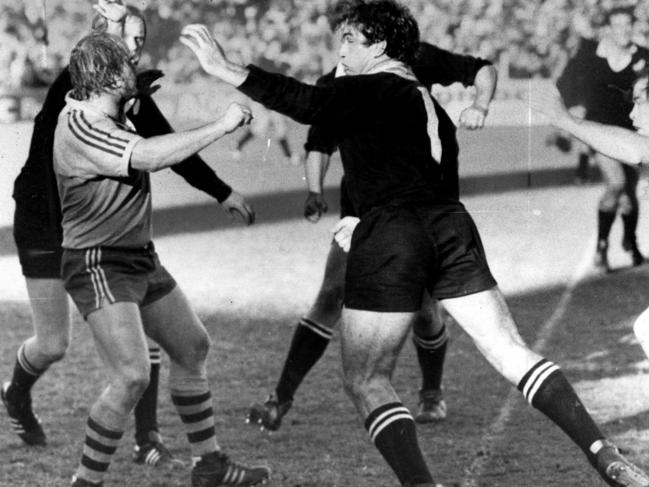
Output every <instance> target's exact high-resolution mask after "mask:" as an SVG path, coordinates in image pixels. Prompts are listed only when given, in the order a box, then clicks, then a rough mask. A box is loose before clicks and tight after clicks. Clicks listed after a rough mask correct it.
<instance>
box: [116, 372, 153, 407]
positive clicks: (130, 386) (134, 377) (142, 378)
mask: <svg viewBox="0 0 649 487" xmlns="http://www.w3.org/2000/svg"><path fill="white" fill-rule="evenodd" d="M149 380H150V369H149V367H148V366H147V367H144V366H139V367H129V368H125V369H124V370H122V373H121V375H120V382H121V386H122V389H123V391H124V393H125V395H126V396H127V398H128V400H131V401H137V399H139V398H140V396H141V395H142V394H143V393H144V391H145V390H146V388H147V387H148V386H149Z"/></svg>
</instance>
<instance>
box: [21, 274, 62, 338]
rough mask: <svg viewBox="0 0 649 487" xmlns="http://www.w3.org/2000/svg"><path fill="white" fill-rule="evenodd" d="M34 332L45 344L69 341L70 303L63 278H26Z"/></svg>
mask: <svg viewBox="0 0 649 487" xmlns="http://www.w3.org/2000/svg"><path fill="white" fill-rule="evenodd" d="M25 283H26V285H27V294H28V296H29V304H30V306H31V310H32V320H33V325H34V332H35V334H36V337H37V340H39V341H42V342H43V343H44V344H47V343H52V342H58V341H64V342H65V343H66V344H67V342H68V336H69V333H70V304H69V302H68V294H67V293H66V291H65V288H64V287H63V281H62V280H61V279H40V278H39V279H35V278H31V277H26V278H25Z"/></svg>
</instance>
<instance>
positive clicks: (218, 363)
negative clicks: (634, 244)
mask: <svg viewBox="0 0 649 487" xmlns="http://www.w3.org/2000/svg"><path fill="white" fill-rule="evenodd" d="M28 131H29V130H28V127H19V128H17V129H16V130H15V131H12V130H9V131H8V133H10V134H11V136H10V138H9V139H8V140H4V139H2V136H0V160H1V161H2V162H3V164H4V165H5V168H6V169H7V170H6V171H4V172H3V177H2V179H0V186H1V189H2V190H3V191H5V190H6V191H7V192H9V191H10V186H11V182H12V181H13V177H14V176H15V172H16V171H17V170H18V169H19V167H20V165H21V163H22V158H23V156H24V153H25V150H26V148H25V145H24V144H25V143H26V136H27V135H28ZM302 134H303V131H302V130H301V129H296V133H295V134H294V137H293V139H294V141H295V143H296V144H297V143H298V142H299V141H300V137H301V135H302ZM545 134H547V129H545V128H542V127H540V128H535V129H534V130H532V131H528V130H525V129H523V128H495V127H494V128H488V129H486V130H485V131H483V132H482V133H479V134H473V133H471V134H469V133H461V134H460V142H461V147H462V162H461V175H462V178H463V183H462V190H463V192H464V194H465V195H466V197H465V198H464V200H465V203H466V205H467V207H468V208H469V210H470V211H471V212H472V214H473V216H474V218H475V220H476V222H477V224H478V227H479V229H480V231H481V234H482V237H483V242H484V244H485V247H486V251H487V255H488V257H489V260H490V263H491V266H492V270H493V272H494V274H495V276H496V278H497V279H498V281H499V283H500V285H501V287H502V289H503V290H504V291H505V293H506V295H507V298H508V302H509V303H510V305H511V307H512V310H513V312H514V315H515V317H516V318H517V320H518V322H519V324H520V328H521V331H522V333H523V335H524V337H525V339H526V340H527V341H528V343H529V344H530V345H532V346H533V347H534V348H535V349H537V350H538V351H540V352H541V353H543V354H546V355H547V356H548V357H549V358H550V359H552V360H554V361H555V362H557V363H558V364H560V365H561V366H562V367H563V369H564V371H565V372H566V374H567V376H568V377H569V378H570V379H571V381H572V382H573V383H574V384H575V386H576V388H577V389H578V391H579V392H580V394H581V395H582V398H583V400H584V402H585V403H586V405H587V407H588V408H589V409H590V410H591V411H592V412H593V414H594V415H595V417H596V418H597V420H598V421H599V422H600V423H601V424H602V427H603V429H604V431H605V433H606V434H608V435H610V436H611V437H612V438H613V439H614V440H615V441H617V442H618V443H619V444H621V445H623V446H624V447H625V448H627V449H628V450H629V456H630V457H631V458H632V459H633V460H635V461H637V462H638V463H639V464H641V465H642V466H644V467H645V468H649V446H648V445H649V441H648V440H649V429H648V427H649V413H648V409H649V362H647V361H646V360H645V358H644V355H643V354H642V351H641V349H640V347H639V346H638V344H637V343H636V342H635V340H634V338H633V333H632V329H631V326H632V323H633V320H634V318H635V316H637V314H638V313H639V312H640V311H641V310H642V309H644V307H646V306H647V305H649V296H648V292H647V290H648V289H649V272H648V271H649V266H646V267H641V268H637V269H630V268H628V265H629V262H628V260H627V257H626V256H625V255H623V254H622V252H621V251H620V249H619V248H618V245H617V244H618V242H619V240H620V229H619V223H618V224H616V227H615V228H614V232H613V236H612V245H611V247H612V255H611V261H612V265H613V266H614V267H615V268H616V272H614V273H612V274H610V275H607V276H601V275H597V274H595V273H594V272H593V270H592V269H591V268H590V262H591V257H592V251H593V248H594V231H595V207H596V202H597V198H598V196H599V193H600V191H601V187H600V186H599V185H598V184H593V185H589V186H574V185H572V178H571V175H572V169H573V165H574V162H573V157H572V156H566V155H562V154H559V153H557V152H556V151H553V150H550V149H548V148H546V147H544V145H543V140H544V137H545ZM4 137H9V136H6V135H5V136H4ZM226 149H227V145H226V144H225V143H221V144H217V145H216V146H215V147H214V148H213V149H211V150H210V151H208V152H207V153H206V157H207V160H208V161H210V162H213V163H214V167H215V168H216V169H217V170H218V171H219V174H221V175H222V176H223V177H224V179H226V180H228V181H230V182H231V183H232V184H233V186H235V188H237V189H238V190H240V191H241V192H243V193H244V194H246V195H249V196H250V197H251V200H252V202H253V203H254V204H255V206H256V208H257V212H258V222H257V223H256V224H255V225H254V226H252V227H242V226H240V225H237V224H231V223H230V222H229V221H228V220H227V218H226V217H225V216H224V215H222V214H221V212H220V210H219V209H218V208H217V207H216V206H215V205H213V204H212V203H211V202H210V201H209V200H208V199H207V198H205V197H203V196H200V195H198V194H196V193H195V192H193V191H191V190H188V189H187V188H186V186H185V185H184V184H183V183H179V182H178V178H177V177H176V176H174V175H171V174H161V175H156V176H154V179H155V181H154V183H155V187H154V206H155V207H156V213H155V221H154V225H155V227H156V235H157V237H156V245H157V248H158V250H159V253H160V256H161V259H162V261H163V262H164V263H165V265H166V267H167V268H168V269H169V270H170V271H171V273H172V274H173V275H174V276H175V277H176V279H177V281H178V282H179V284H180V285H181V287H182V288H183V289H184V290H185V292H186V293H187V294H188V296H189V298H190V300H191V301H192V303H193V304H194V305H195V306H196V308H197V309H198V310H199V313H200V315H201V317H202V318H203V319H204V321H205V323H206V326H207V327H208V329H209V331H210V334H211V336H212V338H213V347H212V350H211V352H210V356H209V364H208V370H209V374H210V381H211V384H212V387H213V392H214V395H215V411H216V418H217V430H218V437H219V441H220V443H221V444H222V446H223V447H224V448H225V449H226V450H227V451H228V452H229V453H231V454H232V456H233V457H234V458H236V459H241V460H245V461H249V462H254V461H261V462H267V463H268V464H269V465H271V466H272V468H273V471H274V474H273V479H272V481H271V483H270V485H272V486H278V487H279V486H282V487H298V486H300V487H334V486H339V487H351V486H354V487H384V486H386V487H387V486H395V485H397V482H396V479H395V477H394V475H393V474H392V472H391V471H390V470H389V469H388V468H387V466H386V465H385V463H384V462H383V460H382V459H381V457H380V456H379V454H378V453H377V451H376V450H375V449H374V447H373V446H372V445H371V444H370V442H369V440H368V438H367V435H366V433H365V432H364V430H363V428H362V423H361V421H360V420H359V419H358V418H357V417H356V415H355V412H354V410H353V407H352V405H351V402H350V401H349V400H348V399H347V398H346V397H345V395H344V393H343V392H342V389H341V380H340V365H339V343H338V340H337V338H335V339H334V340H333V342H332V344H331V346H330V347H329V349H328V350H327V352H326V354H325V356H324V358H323V360H322V361H321V362H320V363H319V364H318V365H317V366H316V367H315V369H314V370H313V373H312V374H311V375H310V376H309V377H307V379H306V381H305V383H304V384H303V387H302V388H301V389H300V391H298V395H297V397H296V402H295V405H294V407H293V409H292V410H291V412H290V413H289V415H288V416H287V417H286V419H285V423H284V425H283V427H282V429H280V430H279V431H278V432H276V433H274V434H267V433H261V432H259V431H257V430H256V429H254V428H252V427H250V426H247V425H245V424H244V421H243V420H244V417H245V414H246V411H247V408H248V406H249V404H250V403H251V402H252V401H254V400H260V399H262V398H263V397H264V396H265V395H266V394H267V393H268V391H270V390H271V389H272V387H273V386H274V383H275V380H276V378H277V375H278V374H279V370H280V367H281V364H282V361H283V358H284V354H285V352H286V350H287V346H288V342H289V340H290V336H291V334H292V331H293V324H294V323H295V321H296V319H297V318H299V317H300V316H301V314H302V313H304V312H305V311H306V309H307V308H308V306H309V305H310V302H311V300H312V299H313V297H314V296H315V293H316V291H317V287H318V285H319V280H320V278H321V276H322V271H323V266H324V258H325V256H326V253H327V250H328V245H329V240H330V234H329V229H330V228H331V227H332V226H333V225H334V223H335V221H336V217H335V211H336V210H337V208H336V206H337V205H336V198H337V195H336V191H335V185H336V183H337V181H338V177H339V175H340V170H339V168H338V167H337V166H335V167H332V174H331V176H330V177H329V179H328V181H329V184H330V189H329V191H328V200H329V202H330V203H331V206H332V207H333V208H332V209H331V211H330V214H329V215H328V216H326V217H325V218H323V220H322V221H321V222H320V223H318V224H317V225H312V224H310V223H308V222H306V221H304V220H303V219H302V218H301V211H302V202H303V193H302V184H303V183H302V172H301V168H296V167H288V166H283V165H281V164H280V163H279V162H277V148H276V147H271V148H270V150H268V152H267V153H266V149H267V148H266V145H265V142H263V141H259V142H257V143H255V145H253V146H251V147H250V151H249V152H248V153H247V154H246V157H245V158H244V160H243V161H241V162H234V161H231V160H230V156H229V155H228V153H227V151H226ZM264 154H265V158H264ZM1 198H4V199H1V200H0V202H1V203H2V204H1V205H0V321H1V322H2V327H3V333H2V339H1V340H0V351H1V355H0V377H8V376H9V374H10V372H11V367H12V366H13V360H14V354H15V349H16V347H17V346H18V344H19V343H20V342H21V341H22V340H23V339H25V338H26V337H28V336H29V334H30V330H31V328H30V316H29V307H28V304H27V301H26V293H25V291H24V289H23V287H24V286H23V283H22V278H21V276H20V270H19V267H18V263H17V258H16V256H15V249H14V248H13V244H12V242H11V227H10V222H11V216H10V215H11V208H12V207H11V200H10V199H8V198H7V194H6V193H4V194H3V195H2V196H1ZM5 203H6V204H5ZM641 211H642V213H641V214H642V217H641V225H640V231H639V241H640V246H641V248H643V249H644V250H645V251H649V220H648V219H647V218H646V215H648V214H649V208H648V207H647V203H646V200H643V203H642V210H641ZM74 316H75V323H74V329H73V341H72V346H71V348H70V351H69V353H68V356H67V357H66V358H65V360H64V361H63V362H61V363H59V364H57V365H56V366H54V367H53V368H52V370H51V371H50V373H48V375H47V376H46V378H44V379H43V380H42V381H40V382H39V383H38V385H37V386H36V389H35V404H36V408H37V412H38V414H39V415H40V416H41V418H42V420H43V422H44V424H45V427H46V430H47V433H48V435H49V446H48V447H47V448H45V449H29V448H26V447H24V446H23V445H22V444H21V443H20V441H19V440H18V439H17V438H16V437H15V436H13V435H12V433H11V432H10V431H9V428H8V422H7V418H6V415H5V414H4V412H0V422H1V423H2V424H3V425H4V427H2V428H0V465H2V467H1V468H0V487H15V486H34V485H36V486H67V485H68V482H69V478H70V476H71V474H72V472H73V471H74V468H75V467H76V463H77V461H78V457H79V454H80V447H81V443H80V441H81V438H82V434H83V426H84V421H85V417H86V414H87V411H88V407H89V406H90V404H91V403H92V401H93V400H94V398H95V397H96V395H97V394H98V393H99V391H100V390H101V388H102V381H103V376H102V371H101V365H100V363H99V360H98V358H97V356H96V353H95V351H94V348H93V345H92V341H91V340H90V335H89V332H88V330H87V328H86V326H85V325H84V324H83V323H82V322H81V321H80V320H79V319H78V316H77V315H76V312H75V315H74ZM450 332H451V345H450V351H449V357H448V362H447V366H446V375H445V381H444V385H445V390H446V397H447V402H448V404H449V417H448V420H447V421H446V422H444V423H442V424H438V425H434V426H425V427H420V428H419V429H418V431H419V436H420V444H421V446H422V448H423V450H424V452H425V455H426V458H427V459H428V462H429V465H430V466H431V468H432V471H433V472H434V474H435V477H436V480H437V481H438V482H441V483H443V484H444V485H445V486H446V487H450V486H461V487H523V486H530V487H546V486H547V487H551V486H556V487H559V486H562V487H563V486H567V485H570V486H575V487H586V486H593V485H604V484H603V482H601V481H600V480H599V479H598V477H597V476H596V475H594V474H593V473H591V470H590V467H589V466H588V464H587V462H586V461H585V459H584V458H583V456H582V455H581V453H580V452H579V451H578V449H577V448H576V447H574V446H573V445H572V444H571V443H570V442H569V440H567V439H566V438H565V437H564V436H563V434H562V433H561V432H560V431H558V430H557V429H556V428H555V427H554V426H552V425H551V424H550V423H549V422H548V421H547V420H546V419H545V418H544V417H543V416H541V415H540V413H538V412H536V411H534V410H532V409H531V408H529V407H528V406H527V405H526V403H525V402H524V400H523V399H522V397H520V396H519V395H518V394H517V393H516V392H514V391H513V389H512V388H511V387H510V386H509V385H508V384H507V383H506V382H505V381H504V380H503V379H501V378H500V377H499V376H498V375H497V374H496V373H495V372H494V371H493V369H491V368H490V367H489V366H488V365H487V363H486V362H485V360H484V359H483V358H482V357H481V356H480V355H479V353H478V352H477V350H476V349H475V347H474V346H473V344H472V343H471V341H470V340H469V339H468V337H467V336H466V335H465V334H464V333H463V332H462V331H461V330H460V329H459V328H458V327H457V326H455V325H452V326H451V329H450ZM165 371H166V362H164V361H163V379H162V383H163V387H162V390H163V391H164V383H165ZM394 383H395V385H396V387H397V389H398V391H399V393H400V394H401V396H402V399H403V401H404V403H405V405H406V406H408V407H412V408H414V407H416V394H417V389H418V387H419V372H418V367H417V365H416V360H415V354H414V350H413V347H412V346H411V345H410V344H407V345H406V347H405V349H404V351H403V354H402V358H401V360H400V363H399V367H398V370H397V372H396V374H395V380H394ZM159 416H160V423H161V428H162V433H163V434H164V436H165V438H166V442H167V444H168V446H169V447H170V448H171V450H172V451H173V452H174V453H175V454H176V455H177V456H179V457H180V458H183V459H187V458H188V453H189V452H188V448H187V446H186V441H185V439H184V436H183V433H182V430H181V427H180V424H179V421H178V419H177V417H176V416H175V413H174V411H173V408H172V406H171V404H170V400H169V398H168V397H167V395H166V394H164V393H163V394H161V398H160V411H159ZM131 448H132V435H131V433H130V432H129V433H127V435H126V436H125V440H124V442H123V445H122V447H121V448H120V449H119V451H118V453H117V455H116V458H115V461H114V463H113V465H112V466H111V468H110V470H109V475H108V479H107V484H108V485H115V486H131V485H140V486H156V487H161V486H170V487H172V486H186V485H188V481H187V472H184V471H181V472H175V473H173V474H163V473H161V472H157V471H155V470H153V469H149V468H144V467H138V466H135V465H134V464H133V463H131V461H130V453H131Z"/></svg>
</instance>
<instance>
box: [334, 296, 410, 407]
mask: <svg viewBox="0 0 649 487" xmlns="http://www.w3.org/2000/svg"><path fill="white" fill-rule="evenodd" d="M414 316H415V313H412V312H405V313H404V312H394V313H384V312H376V311H365V310H356V309H348V308H343V313H342V325H341V350H342V361H343V373H344V378H345V386H346V388H347V390H348V391H349V392H350V394H351V395H352V398H353V399H354V403H355V404H356V407H357V408H358V410H359V412H360V414H361V415H362V416H363V417H367V415H368V414H369V413H370V412H371V411H373V410H374V409H376V408H377V407H378V406H380V405H382V404H386V403H388V402H394V401H398V400H399V399H398V396H397V395H396V393H395V392H394V389H392V387H391V385H390V378H391V376H392V371H393V370H394V367H395V365H396V361H397V357H398V355H399V352H400V351H401V348H402V347H403V344H404V342H405V340H406V338H407V337H408V332H409V331H410V327H411V325H412V321H413V319H414Z"/></svg>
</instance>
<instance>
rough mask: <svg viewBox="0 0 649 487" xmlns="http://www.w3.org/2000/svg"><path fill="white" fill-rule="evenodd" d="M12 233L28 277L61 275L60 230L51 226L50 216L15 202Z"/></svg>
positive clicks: (40, 277)
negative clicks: (24, 207)
mask: <svg viewBox="0 0 649 487" xmlns="http://www.w3.org/2000/svg"><path fill="white" fill-rule="evenodd" d="M13 236H14V241H15V242H16V247H17V249H18V260H19V262H20V267H21V268H22V272H23V275H24V276H25V277H29V278H33V279H60V278H61V255H62V254H63V249H61V240H62V235H61V230H60V228H59V229H57V230H56V231H55V230H53V229H52V228H51V223H50V222H49V218H48V215H44V214H39V213H35V212H32V211H29V210H27V209H23V208H20V206H19V205H18V204H16V211H15V212H14V225H13Z"/></svg>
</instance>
